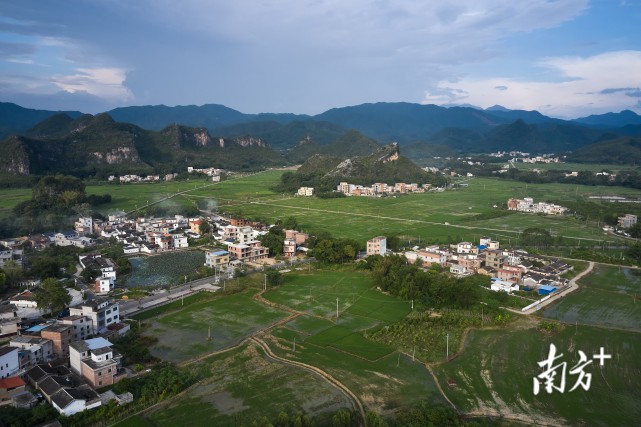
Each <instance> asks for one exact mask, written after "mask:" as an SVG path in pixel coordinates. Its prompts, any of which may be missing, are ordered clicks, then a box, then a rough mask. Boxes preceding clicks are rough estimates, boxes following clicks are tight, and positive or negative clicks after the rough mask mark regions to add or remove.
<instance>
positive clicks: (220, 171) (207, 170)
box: [187, 166, 227, 181]
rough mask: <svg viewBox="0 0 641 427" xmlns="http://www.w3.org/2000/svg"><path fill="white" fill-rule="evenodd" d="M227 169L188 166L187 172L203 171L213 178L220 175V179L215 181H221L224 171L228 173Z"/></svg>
mask: <svg viewBox="0 0 641 427" xmlns="http://www.w3.org/2000/svg"><path fill="white" fill-rule="evenodd" d="M226 172H227V171H225V169H218V168H194V167H191V166H188V167H187V173H201V174H204V175H207V176H211V177H212V178H214V177H218V179H217V180H216V179H215V180H214V181H220V175H222V174H223V173H226Z"/></svg>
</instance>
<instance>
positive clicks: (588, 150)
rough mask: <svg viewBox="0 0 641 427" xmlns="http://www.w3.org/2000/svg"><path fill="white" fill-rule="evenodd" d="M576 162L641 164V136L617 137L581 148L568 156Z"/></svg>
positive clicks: (569, 159)
mask: <svg viewBox="0 0 641 427" xmlns="http://www.w3.org/2000/svg"><path fill="white" fill-rule="evenodd" d="M567 160H568V161H571V162H576V163H610V164H626V165H640V164H641V137H638V136H637V137H616V138H614V139H608V140H605V141H600V142H597V143H594V144H590V145H586V146H585V147H582V148H579V149H577V150H576V151H574V152H573V153H571V154H569V155H568V157H567Z"/></svg>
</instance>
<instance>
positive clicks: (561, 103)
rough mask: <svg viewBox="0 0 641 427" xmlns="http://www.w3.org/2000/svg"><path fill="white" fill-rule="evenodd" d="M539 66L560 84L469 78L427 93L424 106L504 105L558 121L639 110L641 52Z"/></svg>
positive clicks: (548, 60)
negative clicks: (567, 118)
mask: <svg viewBox="0 0 641 427" xmlns="http://www.w3.org/2000/svg"><path fill="white" fill-rule="evenodd" d="M537 65H538V66H539V67H544V68H547V69H549V70H551V71H553V72H554V73H555V74H556V75H555V76H554V77H555V80H554V81H533V80H532V81H523V80H518V79H515V78H509V77H494V78H483V79H479V78H474V77H466V78H462V79H460V80H459V81H457V82H450V81H441V82H439V83H438V85H437V86H436V90H428V91H426V94H425V99H424V101H423V102H424V103H426V104H427V103H434V104H449V103H455V102H456V103H461V102H466V103H469V104H473V105H478V106H481V107H484V108H486V107H489V106H492V105H495V104H500V105H503V106H505V107H508V108H511V109H524V110H538V111H540V112H542V113H544V114H548V115H552V116H556V117H578V116H582V115H588V114H595V113H605V112H608V111H619V110H622V109H625V108H636V109H637V110H639V107H638V104H637V103H636V101H637V100H638V98H637V97H636V94H637V92H638V88H640V87H641V73H639V70H641V51H617V52H607V53H602V54H599V55H594V56H590V57H585V58H582V57H559V58H545V59H543V60H541V61H539V63H538V64H537ZM503 87H506V89H503ZM621 89H630V90H621ZM635 89H636V90H635Z"/></svg>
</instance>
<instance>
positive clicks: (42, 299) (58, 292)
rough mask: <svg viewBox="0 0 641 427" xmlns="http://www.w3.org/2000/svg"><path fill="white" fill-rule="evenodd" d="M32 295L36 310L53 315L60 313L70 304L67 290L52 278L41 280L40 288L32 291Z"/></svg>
mask: <svg viewBox="0 0 641 427" xmlns="http://www.w3.org/2000/svg"><path fill="white" fill-rule="evenodd" d="M33 294H34V299H35V301H36V303H37V304H38V310H40V311H42V312H51V313H55V312H57V311H62V310H64V309H65V308H67V306H68V305H69V303H70V302H71V295H69V292H67V288H65V287H64V285H63V284H62V283H60V282H58V281H57V280H56V279H53V278H47V279H45V280H43V281H42V283H41V284H40V288H39V289H37V290H36V291H34V293H33Z"/></svg>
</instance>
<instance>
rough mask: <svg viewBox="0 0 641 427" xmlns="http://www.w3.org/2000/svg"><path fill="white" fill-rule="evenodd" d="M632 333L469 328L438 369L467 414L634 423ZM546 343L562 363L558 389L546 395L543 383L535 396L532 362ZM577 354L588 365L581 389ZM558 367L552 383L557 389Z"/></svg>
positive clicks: (639, 361)
mask: <svg viewBox="0 0 641 427" xmlns="http://www.w3.org/2000/svg"><path fill="white" fill-rule="evenodd" d="M639 338H640V337H639V334H638V333H635V332H626V331H620V330H604V329H601V328H597V327H590V326H579V327H578V328H575V327H574V326H570V325H568V326H565V327H562V328H561V330H559V331H557V332H553V333H550V332H541V331H539V330H538V329H537V328H536V324H535V323H530V324H528V323H522V324H521V325H520V327H515V328H509V329H494V330H473V331H471V332H470V334H469V337H468V339H467V342H466V347H465V351H464V352H463V353H462V354H460V355H459V356H458V357H457V358H456V359H454V360H452V361H450V362H448V363H445V364H442V365H440V366H439V367H437V368H436V374H437V377H438V380H439V383H440V384H441V387H442V388H443V389H444V390H445V392H446V393H447V395H448V397H449V398H450V400H451V401H452V402H453V403H454V404H455V405H456V406H457V407H458V408H460V409H462V410H463V411H466V412H467V413H469V414H475V415H494V416H502V417H506V418H512V419H520V420H521V421H523V422H525V423H526V424H530V425H555V426H556V425H594V426H634V425H638V420H639V419H640V417H641V400H639V398H638V396H640V395H641V383H639V381H637V379H638V378H640V377H641V339H639ZM550 344H554V345H555V346H556V348H557V355H559V354H562V355H563V357H562V358H561V359H559V360H557V361H556V362H555V363H557V364H558V363H562V362H566V363H567V365H566V368H567V369H566V382H565V388H564V391H563V392H561V391H559V390H554V391H553V393H551V394H548V392H547V391H546V389H545V388H544V385H542V386H541V389H540V390H539V394H538V395H535V394H534V388H533V387H534V386H533V382H534V378H535V377H537V376H538V375H539V374H541V373H542V371H543V369H541V368H540V367H539V365H538V362H540V361H543V360H545V359H546V358H547V356H548V352H549V348H550ZM601 347H603V348H604V352H605V354H609V355H611V357H612V358H611V359H610V360H604V364H603V366H600V365H599V361H598V360H595V359H593V356H594V355H595V354H599V352H600V348H601ZM579 351H583V352H584V353H585V354H586V357H587V358H588V359H589V360H591V361H592V362H591V363H590V364H589V365H587V366H586V367H585V369H584V371H585V373H589V374H590V375H591V377H590V378H591V384H590V387H588V390H585V389H584V388H583V387H581V386H579V387H578V388H576V389H575V390H574V391H570V389H571V388H573V387H574V386H575V385H576V382H577V381H578V378H579V376H578V373H577V374H571V373H570V372H569V371H570V369H572V367H574V366H575V365H576V363H577V362H578V360H579V354H578V352H579ZM560 376H561V372H560V371H558V375H557V377H556V378H555V385H556V386H557V387H560V386H561V383H560V381H559V380H560Z"/></svg>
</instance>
